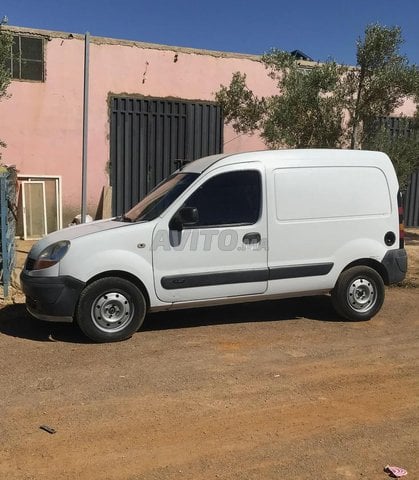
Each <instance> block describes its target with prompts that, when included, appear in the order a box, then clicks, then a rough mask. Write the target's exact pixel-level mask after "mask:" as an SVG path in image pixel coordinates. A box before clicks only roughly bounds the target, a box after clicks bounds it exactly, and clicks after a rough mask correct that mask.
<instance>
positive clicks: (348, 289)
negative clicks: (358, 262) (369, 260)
mask: <svg viewBox="0 0 419 480" xmlns="http://www.w3.org/2000/svg"><path fill="white" fill-rule="evenodd" d="M384 296H385V289H384V282H383V279H382V278H381V276H380V274H379V273H377V272H376V271H375V270H374V269H372V268H370V267H364V266H356V267H352V268H348V270H345V271H343V272H342V273H341V274H340V276H339V278H338V281H337V282H336V285H335V288H334V289H333V291H332V303H333V306H334V308H335V310H336V311H337V313H339V315H341V316H342V317H343V318H345V319H346V320H355V321H356V320H369V319H370V318H372V317H373V316H374V315H376V314H377V313H378V312H379V311H380V309H381V307H382V305H383V302H384Z"/></svg>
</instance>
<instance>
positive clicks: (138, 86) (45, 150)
mask: <svg viewBox="0 0 419 480" xmlns="http://www.w3.org/2000/svg"><path fill="white" fill-rule="evenodd" d="M15 30H16V33H22V34H24V33H25V32H26V30H25V29H15ZM29 33H30V34H44V35H48V40H47V41H46V42H45V65H46V67H45V71H46V77H45V82H28V81H12V83H11V85H10V88H9V90H8V92H9V93H10V94H11V98H10V99H8V100H7V101H3V102H1V103H0V132H1V138H2V139H3V140H4V141H5V142H6V143H7V145H8V146H7V149H5V150H4V151H3V161H4V162H6V163H8V164H15V165H17V167H18V169H19V171H20V173H21V174H25V175H26V174H28V175H35V174H39V175H62V177H63V204H64V207H65V209H66V210H67V211H71V212H73V211H74V212H76V211H80V196H81V152H82V110H83V105H82V101H83V58H84V39H83V37H82V36H80V35H74V36H73V35H69V34H64V33H55V32H44V31H34V30H31V31H30V32H29ZM238 70H240V71H243V72H246V74H247V76H248V84H249V86H250V88H252V89H254V90H255V91H256V92H257V93H258V94H260V95H269V94H271V93H273V92H274V91H275V85H274V82H273V81H272V80H271V79H269V78H268V77H267V75H266V71H265V69H264V67H263V66H262V65H261V64H260V62H259V61H258V60H257V57H252V56H245V55H234V54H226V53H222V52H203V51H196V50H189V49H183V48H175V47H161V46H157V45H147V44H139V43H135V42H117V41H114V40H110V39H101V38H92V44H91V47H90V94H89V95H90V98H89V143H88V162H89V163H88V204H89V207H90V208H89V210H90V211H91V212H94V211H95V209H96V206H97V204H98V201H99V198H100V194H101V192H102V188H103V187H104V186H107V185H108V184H109V177H108V173H107V164H108V161H109V111H108V97H109V95H110V94H122V93H123V94H128V95H131V94H133V95H144V96H152V97H159V98H160V97H161V98H165V97H172V98H180V99H187V100H202V101H214V93H215V92H216V91H217V90H218V89H219V87H220V84H228V83H229V82H230V80H231V76H232V74H233V72H235V71H238ZM224 142H225V147H224V151H226V152H233V151H244V150H254V149H263V148H265V147H264V144H263V143H262V142H261V140H260V139H259V137H258V136H257V135H255V136H237V135H236V134H235V133H234V131H233V130H232V128H231V127H226V128H225V133H224ZM68 215H71V213H69V214H68ZM68 215H67V216H68Z"/></svg>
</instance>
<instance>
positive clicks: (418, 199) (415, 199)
mask: <svg viewBox="0 0 419 480" xmlns="http://www.w3.org/2000/svg"><path fill="white" fill-rule="evenodd" d="M404 223H405V225H406V227H419V170H417V171H416V172H414V173H413V174H412V175H411V177H410V181H409V186H408V187H407V191H406V194H405V195H404Z"/></svg>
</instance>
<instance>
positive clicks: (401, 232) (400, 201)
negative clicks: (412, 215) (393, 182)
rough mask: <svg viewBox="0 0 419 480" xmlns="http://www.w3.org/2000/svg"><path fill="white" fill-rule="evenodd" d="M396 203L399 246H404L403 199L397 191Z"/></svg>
mask: <svg viewBox="0 0 419 480" xmlns="http://www.w3.org/2000/svg"><path fill="white" fill-rule="evenodd" d="M397 205H398V207H399V238H400V244H399V248H404V223H403V222H404V208H403V199H402V195H401V193H400V192H398V193H397Z"/></svg>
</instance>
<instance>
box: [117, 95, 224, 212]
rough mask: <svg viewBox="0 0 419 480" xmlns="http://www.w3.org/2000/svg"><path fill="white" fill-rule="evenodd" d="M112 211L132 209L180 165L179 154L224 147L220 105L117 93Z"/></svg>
mask: <svg viewBox="0 0 419 480" xmlns="http://www.w3.org/2000/svg"><path fill="white" fill-rule="evenodd" d="M110 123H111V138H110V159H111V165H110V177H111V185H112V211H113V214H114V215H120V214H121V213H123V212H125V211H127V210H128V209H129V208H131V207H132V206H133V205H134V204H135V203H137V202H138V201H139V200H140V199H141V198H143V197H144V196H145V195H146V194H147V193H148V192H149V191H150V190H151V189H152V188H153V187H155V186H156V185H157V184H158V183H160V182H161V181H162V180H164V179H165V178H166V177H167V176H168V175H170V174H171V173H172V172H173V171H175V170H176V169H177V168H178V166H179V164H178V162H176V160H195V159H197V158H200V157H204V156H206V155H212V154H216V153H221V152H222V145H223V119H222V114H221V108H220V107H219V106H218V105H215V104H210V103H201V102H188V101H183V100H179V101H177V100H164V99H154V98H133V97H119V96H118V97H112V98H111V122H110Z"/></svg>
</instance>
